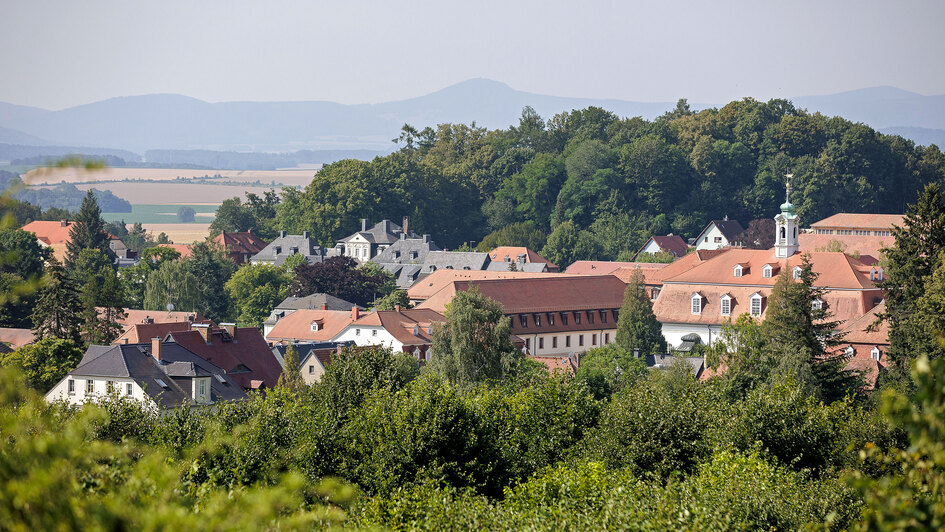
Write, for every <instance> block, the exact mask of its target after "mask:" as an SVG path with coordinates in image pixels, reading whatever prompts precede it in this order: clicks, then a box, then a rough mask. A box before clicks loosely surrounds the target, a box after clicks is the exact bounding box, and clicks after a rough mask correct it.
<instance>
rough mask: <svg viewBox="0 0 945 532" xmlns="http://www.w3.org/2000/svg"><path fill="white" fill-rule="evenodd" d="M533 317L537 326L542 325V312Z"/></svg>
mask: <svg viewBox="0 0 945 532" xmlns="http://www.w3.org/2000/svg"><path fill="white" fill-rule="evenodd" d="M533 318H534V320H535V327H541V314H535V315H534V316H533Z"/></svg>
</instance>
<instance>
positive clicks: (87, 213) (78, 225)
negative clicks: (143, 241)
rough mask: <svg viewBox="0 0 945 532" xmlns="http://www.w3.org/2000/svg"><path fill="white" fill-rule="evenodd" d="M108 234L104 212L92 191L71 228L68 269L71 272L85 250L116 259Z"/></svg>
mask: <svg viewBox="0 0 945 532" xmlns="http://www.w3.org/2000/svg"><path fill="white" fill-rule="evenodd" d="M108 240H109V237H108V233H107V232H106V231H105V222H104V221H103V220H102V210H101V209H100V208H99V206H98V202H97V201H96V200H95V195H94V194H93V193H92V190H91V189H90V190H89V191H88V193H86V195H85V198H83V200H82V206H81V207H80V208H79V213H78V214H77V215H76V218H75V222H74V223H73V224H72V227H70V228H69V242H68V243H67V244H66V269H69V270H71V269H72V266H73V264H74V263H75V261H76V259H77V258H78V257H79V253H80V252H81V251H82V250H83V249H97V250H99V251H101V252H102V253H104V254H105V256H107V257H109V258H114V253H112V250H111V248H109V247H108Z"/></svg>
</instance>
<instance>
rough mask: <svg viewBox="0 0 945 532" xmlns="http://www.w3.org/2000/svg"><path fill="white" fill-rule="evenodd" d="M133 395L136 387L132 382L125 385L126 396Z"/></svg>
mask: <svg viewBox="0 0 945 532" xmlns="http://www.w3.org/2000/svg"><path fill="white" fill-rule="evenodd" d="M132 394H134V386H132V385H131V383H130V382H126V383H125V395H128V396H130V395H132Z"/></svg>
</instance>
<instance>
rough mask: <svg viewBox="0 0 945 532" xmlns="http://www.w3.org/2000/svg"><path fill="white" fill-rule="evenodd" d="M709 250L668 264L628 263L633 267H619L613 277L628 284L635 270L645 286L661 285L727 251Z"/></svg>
mask: <svg viewBox="0 0 945 532" xmlns="http://www.w3.org/2000/svg"><path fill="white" fill-rule="evenodd" d="M708 251H709V250H703V251H694V252H692V253H688V254H686V255H683V256H682V257H681V258H679V259H678V260H675V261H673V262H671V263H669V264H660V263H652V264H651V263H646V262H637V263H630V264H633V266H628V267H621V268H618V269H616V270H614V272H613V275H614V276H615V277H617V278H618V279H620V280H621V281H623V282H625V283H629V282H630V277H631V276H632V275H633V272H634V271H635V270H637V269H639V270H641V271H642V272H643V279H644V281H645V282H646V284H649V285H661V284H663V280H664V279H669V278H671V277H674V276H676V275H679V274H680V273H682V272H685V271H688V270H689V269H691V268H693V267H694V266H695V265H697V264H700V263H702V262H703V261H705V260H708V258H707V257H715V256H717V255H719V254H721V253H724V252H726V251H728V248H722V249H719V250H711V253H709V252H708Z"/></svg>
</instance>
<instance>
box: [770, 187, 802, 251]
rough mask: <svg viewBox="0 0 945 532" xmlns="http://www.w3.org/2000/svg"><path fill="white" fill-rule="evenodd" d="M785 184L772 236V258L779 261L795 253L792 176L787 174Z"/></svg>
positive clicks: (795, 224)
mask: <svg viewBox="0 0 945 532" xmlns="http://www.w3.org/2000/svg"><path fill="white" fill-rule="evenodd" d="M785 177H787V184H786V186H785V199H784V203H783V204H782V205H781V213H780V214H778V215H777V216H775V217H774V222H775V226H776V228H775V231H777V233H776V234H775V235H774V256H775V257H777V258H779V259H786V258H788V257H790V256H791V255H793V254H795V253H797V249H798V245H797V215H796V214H794V205H793V204H791V178H792V177H794V175H793V174H787V175H786V176H785Z"/></svg>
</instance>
